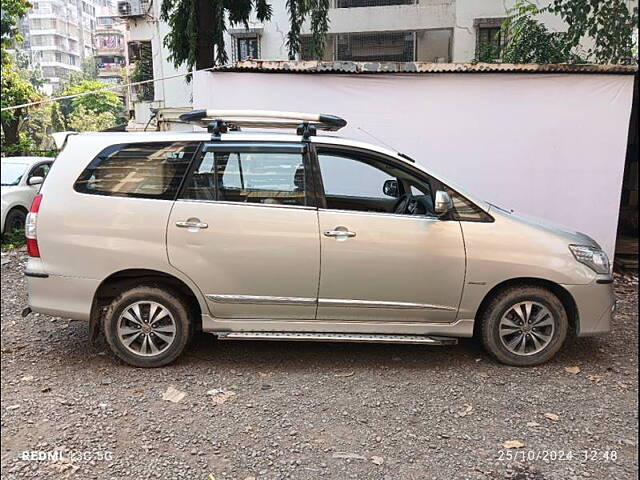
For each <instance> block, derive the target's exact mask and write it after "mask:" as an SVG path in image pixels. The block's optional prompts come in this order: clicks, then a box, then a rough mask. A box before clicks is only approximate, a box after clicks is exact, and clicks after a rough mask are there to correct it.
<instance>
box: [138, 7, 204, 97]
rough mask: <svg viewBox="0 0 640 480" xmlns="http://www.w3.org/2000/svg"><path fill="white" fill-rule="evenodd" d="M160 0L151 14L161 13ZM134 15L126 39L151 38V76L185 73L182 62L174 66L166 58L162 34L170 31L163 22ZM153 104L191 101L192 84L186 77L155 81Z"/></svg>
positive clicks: (163, 35) (144, 39) (139, 39)
mask: <svg viewBox="0 0 640 480" xmlns="http://www.w3.org/2000/svg"><path fill="white" fill-rule="evenodd" d="M160 4H161V2H159V1H158V2H153V4H152V6H151V8H152V12H151V13H152V15H153V17H154V18H156V19H157V18H159V17H160ZM147 18H148V17H144V18H136V19H131V20H130V21H129V41H149V40H150V41H151V49H152V52H153V77H154V78H157V79H160V78H165V77H168V76H171V75H175V74H177V73H186V72H187V69H186V67H185V66H184V65H183V66H181V67H180V68H178V69H176V68H175V67H174V66H173V64H172V63H171V62H170V61H169V60H168V56H169V51H168V50H167V49H166V48H165V47H164V46H163V45H162V42H163V40H164V37H165V36H166V35H167V33H168V32H169V27H168V25H167V24H166V23H165V22H161V21H155V20H153V19H147ZM154 86H155V93H154V97H155V100H156V102H155V103H156V105H155V106H156V107H183V106H188V105H191V92H192V90H191V84H190V83H187V82H186V80H185V77H178V78H172V79H168V80H160V81H158V82H155V83H154Z"/></svg>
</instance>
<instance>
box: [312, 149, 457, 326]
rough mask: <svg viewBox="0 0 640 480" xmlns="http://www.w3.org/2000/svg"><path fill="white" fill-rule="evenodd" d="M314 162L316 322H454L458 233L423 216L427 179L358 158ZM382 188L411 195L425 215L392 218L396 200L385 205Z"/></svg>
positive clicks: (452, 225)
mask: <svg viewBox="0 0 640 480" xmlns="http://www.w3.org/2000/svg"><path fill="white" fill-rule="evenodd" d="M315 158H316V159H317V165H318V167H319V170H320V173H321V178H322V184H323V190H324V193H325V196H324V200H323V202H324V205H323V206H322V208H320V209H319V211H318V217H319V226H320V232H321V236H320V238H321V252H322V253H321V265H322V271H321V275H320V287H319V294H318V314H317V318H318V320H346V321H353V322H406V323H416V322H425V323H427V322H453V321H454V320H455V318H456V314H457V310H458V306H459V303H460V298H461V293H462V288H463V283H464V275H465V251H464V245H463V239H462V231H461V227H460V224H459V222H457V221H453V220H448V219H442V218H438V217H437V216H435V215H434V214H433V213H432V212H428V211H427V210H429V209H430V208H431V207H430V205H432V198H431V197H432V195H433V193H434V192H433V191H432V186H431V185H430V184H429V182H430V180H429V178H422V177H420V176H416V174H415V173H412V172H408V171H405V170H404V169H402V168H399V167H398V165H401V164H400V163H399V162H398V161H395V162H396V163H397V164H398V165H395V166H394V165H393V163H391V164H390V163H387V162H386V160H389V159H386V160H385V161H382V160H381V159H380V158H378V157H375V156H371V154H367V153H366V152H363V151H355V150H349V151H344V150H335V148H334V149H332V148H330V147H322V146H319V147H318V148H317V156H316V157H315ZM387 181H391V182H393V181H395V182H398V183H399V184H400V185H402V186H401V189H402V190H404V191H407V190H412V191H413V193H414V194H415V195H416V197H415V198H419V199H420V202H421V205H422V204H423V203H424V206H422V207H420V208H421V209H422V210H424V211H423V212H422V213H416V212H414V214H398V213H394V208H395V206H396V204H397V203H398V202H399V199H398V198H389V197H388V196H386V201H385V194H384V193H383V187H384V185H385V182H387ZM345 197H352V199H351V200H348V201H345ZM412 198H413V197H412ZM388 200H391V202H388ZM385 205H386V207H385ZM381 207H384V208H386V211H381V210H380V209H381Z"/></svg>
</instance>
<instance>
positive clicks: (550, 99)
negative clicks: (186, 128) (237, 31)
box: [193, 72, 633, 254]
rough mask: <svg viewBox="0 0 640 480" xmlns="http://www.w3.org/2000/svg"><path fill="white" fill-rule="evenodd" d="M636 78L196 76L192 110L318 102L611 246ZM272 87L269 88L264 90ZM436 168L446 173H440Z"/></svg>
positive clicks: (500, 196)
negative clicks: (633, 86)
mask: <svg viewBox="0 0 640 480" xmlns="http://www.w3.org/2000/svg"><path fill="white" fill-rule="evenodd" d="M632 84H633V76H631V75H625V76H621V75H596V74H590V75H576V74H574V75H570V74H538V75H534V74H432V75H426V74H423V75H331V74H322V75H313V74H273V73H271V74H260V73H222V72H217V73H213V74H212V73H208V72H203V73H198V74H196V76H195V78H194V105H193V106H194V108H207V107H208V108H211V107H213V106H215V108H220V109H224V108H229V109H234V108H235V109H270V110H290V111H315V112H322V113H329V114H336V115H340V116H342V117H344V118H346V119H347V120H348V121H349V125H348V126H347V127H346V128H345V129H344V130H343V131H341V132H340V134H341V135H344V136H346V137H352V138H357V139H361V140H365V141H369V142H371V141H372V140H371V138H370V137H369V136H368V135H366V134H365V133H364V132H363V131H361V130H359V129H358V127H360V128H362V129H364V130H366V131H368V132H370V133H371V134H373V135H374V136H376V137H378V138H380V139H382V140H383V141H384V142H385V143H388V144H390V145H393V146H395V147H396V148H397V149H400V150H401V151H402V152H404V153H406V154H408V155H410V156H412V157H413V158H415V159H416V160H417V161H418V162H419V163H421V164H423V165H426V166H427V167H428V168H429V169H432V170H433V172H434V173H436V172H440V173H441V174H443V175H445V176H446V177H447V178H448V179H450V180H452V181H453V182H454V183H456V184H458V185H460V186H461V187H463V188H464V189H465V190H468V191H469V192H472V193H473V194H475V195H476V196H478V197H480V198H484V199H485V200H487V201H489V202H492V203H495V204H497V205H500V206H503V207H505V208H509V209H514V210H515V211H516V212H518V213H523V214H526V215H531V216H534V217H538V218H541V219H544V220H547V221H549V222H552V223H555V224H558V225H561V226H565V227H568V228H570V229H575V230H579V231H583V232H585V233H587V234H589V235H591V236H593V237H594V238H595V239H596V240H597V241H598V242H600V243H601V245H603V247H604V248H606V250H607V251H608V252H609V253H610V254H612V253H613V248H614V244H615V234H616V226H617V218H618V209H619V204H620V191H621V182H622V174H623V167H624V158H625V149H626V138H627V129H628V122H629V114H630V109H631V94H632ZM267 91H268V95H267V94H265V93H266V92H267ZM436 176H438V175H437V174H436Z"/></svg>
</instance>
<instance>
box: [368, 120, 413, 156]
mask: <svg viewBox="0 0 640 480" xmlns="http://www.w3.org/2000/svg"><path fill="white" fill-rule="evenodd" d="M356 128H357V129H358V130H360V131H361V132H363V133H366V134H367V135H369V136H370V137H371V138H373V139H374V140H375V141H376V142H378V143H381V144H382V145H383V146H385V147H387V148H388V149H389V150H393V151H394V152H396V153H397V154H398V155H399V156H401V157H402V158H404V159H405V160H409V161H410V162H411V163H416V161H415V160H414V159H413V158H411V157H410V156H409V155H405V154H404V153H400V152H399V151H398V149H397V148H393V147H392V146H391V145H389V144H388V143H387V142H383V141H382V140H380V139H379V138H378V137H376V136H375V135H373V134H372V133H369V132H367V131H366V130H365V129H364V128H362V127H356Z"/></svg>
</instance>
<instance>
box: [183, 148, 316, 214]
mask: <svg viewBox="0 0 640 480" xmlns="http://www.w3.org/2000/svg"><path fill="white" fill-rule="evenodd" d="M181 198H184V199H190V200H219V201H227V202H241V203H262V204H271V205H305V204H306V200H305V168H304V162H303V157H302V155H301V154H299V153H273V152H215V153H214V152H206V153H205V154H204V155H203V156H202V158H201V160H200V162H199V164H198V165H197V167H196V168H195V170H194V172H193V174H192V175H191V177H190V178H189V180H188V181H187V183H186V185H185V189H184V191H183V194H182V196H181Z"/></svg>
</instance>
